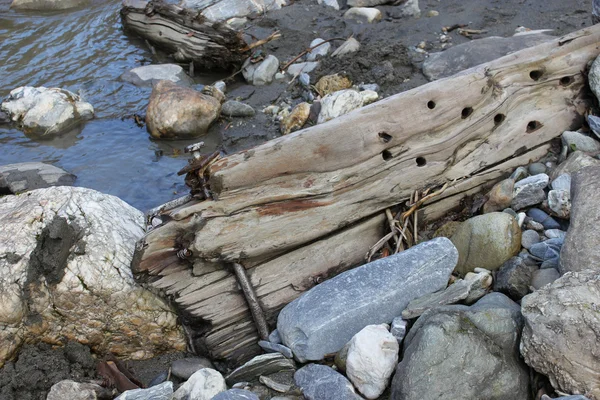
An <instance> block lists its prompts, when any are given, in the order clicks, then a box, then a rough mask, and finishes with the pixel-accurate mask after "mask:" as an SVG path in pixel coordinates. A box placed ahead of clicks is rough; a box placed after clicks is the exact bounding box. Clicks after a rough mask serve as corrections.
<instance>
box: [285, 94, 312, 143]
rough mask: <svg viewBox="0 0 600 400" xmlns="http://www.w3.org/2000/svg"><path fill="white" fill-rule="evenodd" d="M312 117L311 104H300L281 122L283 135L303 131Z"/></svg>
mask: <svg viewBox="0 0 600 400" xmlns="http://www.w3.org/2000/svg"><path fill="white" fill-rule="evenodd" d="M309 115H310V104H308V103H306V102H304V103H300V104H298V105H297V106H296V107H294V109H293V110H292V112H291V113H290V114H289V115H288V116H287V117H285V118H283V119H282V120H281V133H283V134H284V135H287V134H289V133H291V132H294V131H297V130H299V129H302V127H303V126H304V124H306V121H307V120H308V117H309Z"/></svg>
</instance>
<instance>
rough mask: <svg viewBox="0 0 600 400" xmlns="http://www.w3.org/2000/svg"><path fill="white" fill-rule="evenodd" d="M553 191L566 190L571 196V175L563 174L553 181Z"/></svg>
mask: <svg viewBox="0 0 600 400" xmlns="http://www.w3.org/2000/svg"><path fill="white" fill-rule="evenodd" d="M552 189H554V190H566V191H567V192H569V195H570V194H571V175H570V174H562V175H560V176H559V177H557V178H555V179H554V180H553V181H552Z"/></svg>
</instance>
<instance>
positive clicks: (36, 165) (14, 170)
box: [0, 162, 77, 195]
mask: <svg viewBox="0 0 600 400" xmlns="http://www.w3.org/2000/svg"><path fill="white" fill-rule="evenodd" d="M76 178H77V177H76V176H75V175H73V174H70V173H68V172H67V171H65V170H62V169H60V168H58V167H55V166H54V165H51V164H44V163H41V162H25V163H18V164H7V165H0V195H3V194H18V193H23V192H26V191H28V190H34V189H41V188H46V187H50V186H71V185H72V184H73V183H75V179H76Z"/></svg>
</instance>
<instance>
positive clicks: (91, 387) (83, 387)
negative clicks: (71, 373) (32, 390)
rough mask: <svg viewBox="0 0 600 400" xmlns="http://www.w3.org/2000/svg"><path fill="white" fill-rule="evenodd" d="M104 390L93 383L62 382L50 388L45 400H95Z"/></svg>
mask: <svg viewBox="0 0 600 400" xmlns="http://www.w3.org/2000/svg"><path fill="white" fill-rule="evenodd" d="M103 390H104V389H103V388H102V387H100V386H98V385H96V384H93V383H79V382H74V381H71V380H68V379H67V380H63V381H60V382H58V383H55V384H54V385H52V387H51V388H50V391H49V392H48V396H47V397H46V400H95V399H96V398H97V397H98V396H97V393H101V392H102V391H103Z"/></svg>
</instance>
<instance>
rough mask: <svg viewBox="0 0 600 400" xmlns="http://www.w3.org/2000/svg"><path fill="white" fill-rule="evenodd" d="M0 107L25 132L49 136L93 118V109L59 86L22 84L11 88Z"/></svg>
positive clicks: (68, 129)
mask: <svg viewBox="0 0 600 400" xmlns="http://www.w3.org/2000/svg"><path fill="white" fill-rule="evenodd" d="M0 110H1V111H4V112H6V113H7V114H8V115H10V117H11V119H12V121H14V122H16V123H17V124H18V125H19V127H20V128H21V129H22V130H23V131H25V132H27V133H32V134H36V135H39V136H44V137H47V136H51V135H55V134H59V133H64V132H67V131H70V130H72V129H73V128H74V127H76V126H77V125H79V124H81V123H82V122H83V121H86V120H89V119H92V118H94V108H93V107H92V105H91V104H90V103H87V102H85V101H83V100H82V99H81V98H80V97H79V96H77V95H76V94H75V93H72V92H69V91H68V90H65V89H59V88H45V87H31V86H23V87H20V88H17V89H15V90H13V91H11V92H10V93H9V95H8V97H7V98H6V99H5V100H4V102H2V103H1V104H0Z"/></svg>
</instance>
